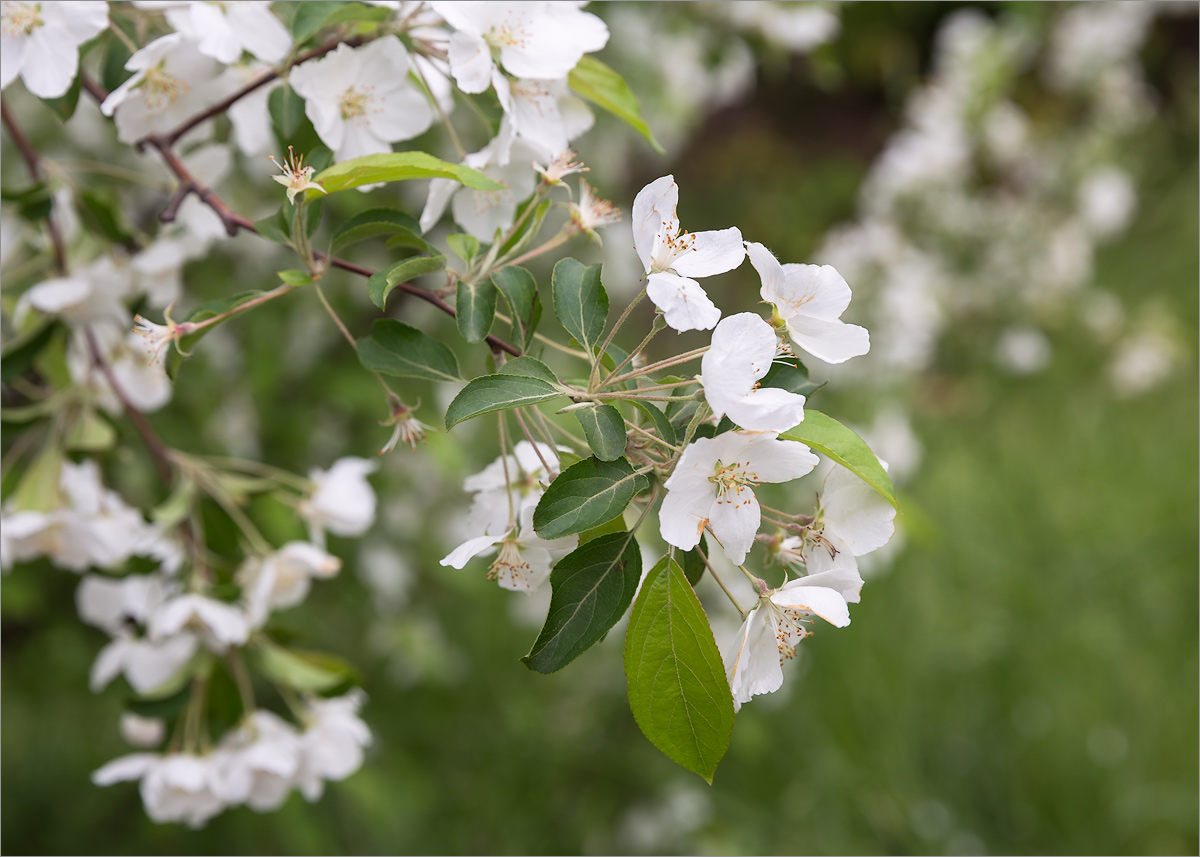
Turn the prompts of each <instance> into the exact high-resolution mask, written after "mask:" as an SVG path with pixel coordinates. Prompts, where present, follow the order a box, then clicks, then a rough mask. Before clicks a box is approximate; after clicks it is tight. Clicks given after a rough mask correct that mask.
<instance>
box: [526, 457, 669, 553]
mask: <svg viewBox="0 0 1200 857" xmlns="http://www.w3.org/2000/svg"><path fill="white" fill-rule="evenodd" d="M647 487H648V480H647V479H646V477H645V476H644V475H642V474H640V473H635V472H634V470H633V468H632V467H630V465H629V462H628V461H626V460H625V459H624V458H618V459H617V460H616V461H600V460H599V459H598V458H595V457H594V456H593V457H592V458H585V459H584V460H583V461H581V462H579V463H578V464H573V465H571V466H570V467H568V468H567V469H566V470H564V471H563V472H562V473H560V474H559V475H558V478H557V479H555V480H554V481H553V482H551V483H550V487H549V488H547V489H546V493H545V494H543V495H542V498H541V499H540V500H538V504H537V506H536V507H535V508H534V510H533V528H534V530H536V531H537V534H538V535H539V536H541V537H542V538H543V539H558V538H562V537H563V536H570V535H574V534H576V533H582V532H583V531H585V530H590V529H591V528H592V527H596V526H599V525H600V524H603V523H604V522H605V521H609V520H612V519H613V518H615V517H616V516H617V515H619V514H621V512H622V511H624V509H625V507H626V506H628V505H629V501H630V500H632V499H633V498H634V495H636V494H637V493H638V492H640V491H644V490H646V488H647Z"/></svg>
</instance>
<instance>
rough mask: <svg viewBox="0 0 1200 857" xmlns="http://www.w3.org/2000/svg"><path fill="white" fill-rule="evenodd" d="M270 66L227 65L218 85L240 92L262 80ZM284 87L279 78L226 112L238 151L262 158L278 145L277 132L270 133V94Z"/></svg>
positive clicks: (261, 64) (245, 96)
mask: <svg viewBox="0 0 1200 857" xmlns="http://www.w3.org/2000/svg"><path fill="white" fill-rule="evenodd" d="M268 71H271V67H270V66H269V65H266V64H265V63H260V62H254V61H250V62H244V63H238V64H237V65H231V66H228V67H227V68H226V69H225V72H224V74H222V75H221V78H220V79H219V80H218V83H217V85H218V86H224V87H227V88H228V89H229V90H230V91H236V90H238V89H241V88H242V87H243V86H245V85H246V84H248V83H250V82H251V81H253V80H257V79H258V78H260V77H261V76H262V75H263V73H265V72H268ZM282 85H283V81H282V80H281V79H280V78H275V80H273V81H271V82H270V83H267V84H264V85H262V86H260V87H259V88H258V89H256V90H254V91H253V92H251V93H250V94H249V95H244V96H242V97H241V98H239V99H238V100H237V102H236V103H234V104H233V106H231V107H230V108H229V110H227V111H226V113H227V114H228V115H229V121H230V122H231V123H232V124H233V136H234V139H235V140H237V144H238V148H239V149H241V150H242V153H243V154H246V155H260V154H262V153H263V152H265V151H267V150H268V149H269V148H271V147H272V146H274V145H275V133H274V132H273V131H272V130H271V110H270V101H271V93H272V92H273V91H274V90H275V89H277V88H278V87H280V86H282Z"/></svg>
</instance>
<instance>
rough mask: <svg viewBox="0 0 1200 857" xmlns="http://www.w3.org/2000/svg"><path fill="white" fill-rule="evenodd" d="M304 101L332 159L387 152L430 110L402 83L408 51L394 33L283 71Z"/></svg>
mask: <svg viewBox="0 0 1200 857" xmlns="http://www.w3.org/2000/svg"><path fill="white" fill-rule="evenodd" d="M289 82H290V83H291V85H292V88H293V89H295V90H296V92H297V93H298V94H299V95H301V96H302V97H303V98H304V99H305V104H304V112H305V113H306V114H307V115H308V118H309V119H311V120H312V123H313V127H314V128H316V131H317V135H318V136H319V137H320V138H321V142H323V143H324V144H325V145H326V146H328V147H329V148H330V149H332V150H333V152H334V160H336V161H345V160H348V159H350V158H357V157H360V156H362V155H374V154H381V153H384V152H390V151H391V150H392V146H391V144H392V143H394V142H396V141H398V140H408V139H411V138H413V137H416V136H417V135H418V134H420V133H422V132H424V131H425V130H426V129H427V128H428V127H429V126H430V124H432V122H433V111H432V110H431V109H430V107H429V102H427V101H426V100H425V96H424V95H422V94H421V92H420V91H419V90H417V89H416V88H415V87H413V86H412V85H411V84H410V83H409V82H408V52H407V51H406V50H405V49H404V46H403V45H402V44H400V40H399V39H397V38H396V37H394V36H383V37H382V38H379V39H376V40H375V41H373V42H371V43H369V44H367V45H365V46H363V47H361V48H352V47H350V46H349V45H345V44H342V45H338V47H337V48H336V49H335V50H333V51H331V52H330V53H328V54H326V55H325V56H324V57H322V58H321V59H319V60H314V61H311V62H306V63H304V64H303V65H301V66H299V67H297V68H295V69H293V70H292V72H291V74H290V75H289Z"/></svg>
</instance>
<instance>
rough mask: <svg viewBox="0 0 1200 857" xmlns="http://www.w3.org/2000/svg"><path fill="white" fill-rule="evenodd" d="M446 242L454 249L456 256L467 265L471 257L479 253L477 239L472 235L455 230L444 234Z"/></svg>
mask: <svg viewBox="0 0 1200 857" xmlns="http://www.w3.org/2000/svg"><path fill="white" fill-rule="evenodd" d="M446 244H447V245H448V246H449V247H450V249H451V250H453V251H454V253H455V255H457V256H458V258H460V259H462V260H463V261H464V262H466V263H467V264H468V265H469V264H471V260H472V259H474V258H475V257H476V256H478V255H479V239H478V238H476V237H475V236H474V235H467V234H466V233H463V232H456V233H454V234H453V235H447V236H446Z"/></svg>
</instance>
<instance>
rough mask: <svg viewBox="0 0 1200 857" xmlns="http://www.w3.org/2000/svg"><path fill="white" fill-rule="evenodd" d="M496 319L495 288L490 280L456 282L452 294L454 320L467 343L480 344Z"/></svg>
mask: <svg viewBox="0 0 1200 857" xmlns="http://www.w3.org/2000/svg"><path fill="white" fill-rule="evenodd" d="M495 317H496V287H495V286H493V285H492V281H491V280H482V281H481V282H477V283H465V282H463V281H462V280H459V281H458V286H457V287H456V289H455V292H454V320H455V321H456V322H457V324H458V332H459V333H461V334H462V335H463V339H465V340H467V342H482V341H483V340H484V338H486V337H487V335H488V333H490V332H491V329H492V321H493V320H494V319H495Z"/></svg>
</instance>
